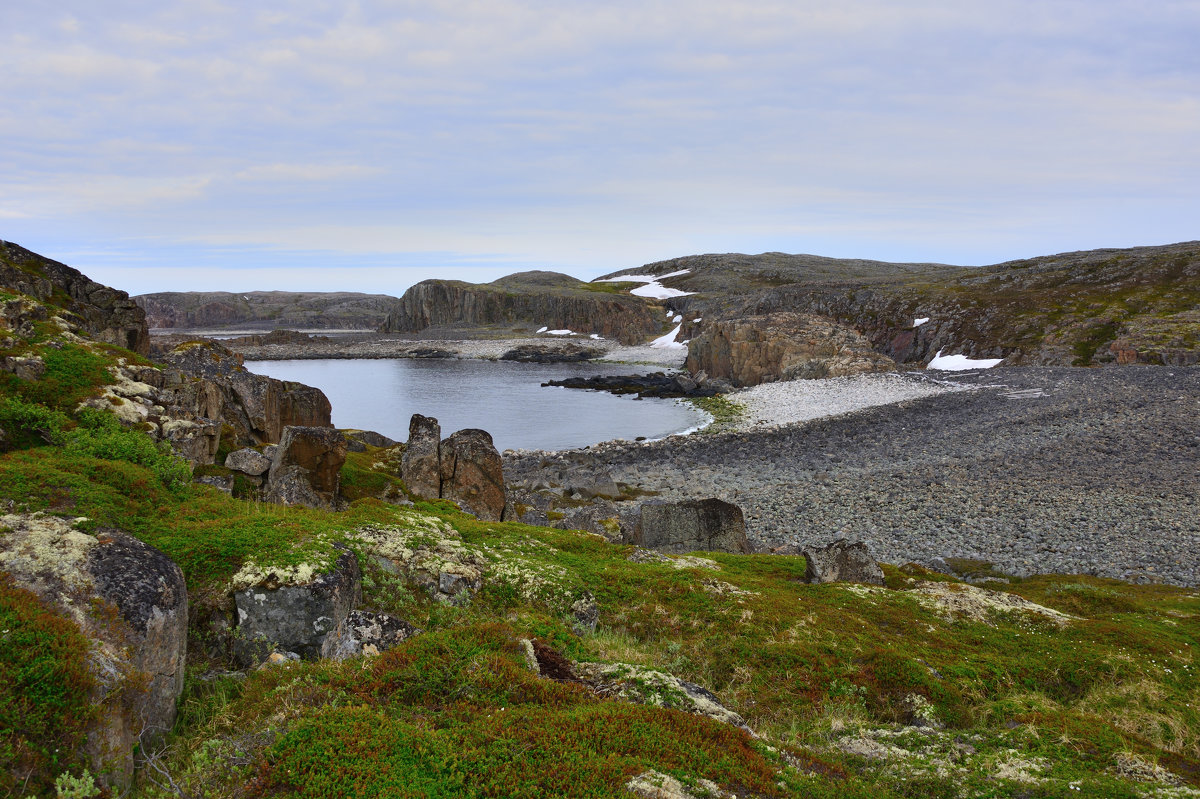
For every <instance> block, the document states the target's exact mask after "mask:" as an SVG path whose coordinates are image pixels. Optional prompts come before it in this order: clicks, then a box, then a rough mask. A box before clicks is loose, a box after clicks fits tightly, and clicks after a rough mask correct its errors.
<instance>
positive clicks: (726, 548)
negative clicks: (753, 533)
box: [633, 499, 751, 553]
mask: <svg viewBox="0 0 1200 799" xmlns="http://www.w3.org/2000/svg"><path fill="white" fill-rule="evenodd" d="M633 543H635V544H637V545H638V546H640V547H646V548H648V549H657V550H659V551H661V552H675V553H682V552H695V551H698V550H702V551H707V552H741V553H749V552H750V551H751V550H750V543H749V542H748V541H747V540H746V521H745V519H744V518H743V516H742V511H741V508H739V507H738V506H737V505H734V504H731V503H729V502H725V501H724V500H720V499H700V500H685V501H682V502H661V501H660V502H647V503H644V504H643V505H642V508H641V517H640V519H639V521H638V527H637V530H635V531H634V536H633Z"/></svg>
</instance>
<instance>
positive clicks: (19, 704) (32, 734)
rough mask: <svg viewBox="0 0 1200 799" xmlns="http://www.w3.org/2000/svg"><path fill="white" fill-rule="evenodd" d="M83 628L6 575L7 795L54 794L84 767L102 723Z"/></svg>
mask: <svg viewBox="0 0 1200 799" xmlns="http://www.w3.org/2000/svg"><path fill="white" fill-rule="evenodd" d="M88 651H89V644H88V640H87V638H86V637H85V636H84V635H83V633H82V632H80V630H79V628H78V627H76V626H75V624H74V623H73V622H71V621H69V620H68V619H66V618H64V617H62V616H60V615H58V614H57V613H55V612H54V611H52V610H50V609H49V608H47V607H45V606H43V605H42V604H41V603H40V602H39V601H38V598H37V597H36V596H35V595H34V594H32V593H30V592H29V591H26V590H24V589H22V588H18V587H16V586H14V585H13V583H12V579H11V578H10V577H9V576H8V575H7V574H4V573H2V572H0V791H3V792H4V793H5V794H6V795H17V796H23V795H26V794H28V793H41V792H44V791H48V790H49V789H50V788H51V787H52V786H53V782H54V778H55V776H57V775H58V774H59V773H61V772H62V771H65V770H66V769H68V768H74V767H77V766H78V765H79V750H80V747H81V746H82V744H83V739H84V732H85V730H86V729H87V726H88V724H89V722H90V721H91V720H92V719H93V718H94V716H95V713H96V709H95V707H94V706H93V705H92V702H91V690H92V687H93V680H92V677H91V675H90V674H89V673H88V669H87V655H88Z"/></svg>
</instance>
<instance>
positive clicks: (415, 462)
mask: <svg viewBox="0 0 1200 799" xmlns="http://www.w3.org/2000/svg"><path fill="white" fill-rule="evenodd" d="M441 441H442V427H441V425H439V424H438V420H437V419H434V418H432V417H429V416H422V415H421V414H419V413H414V414H413V415H412V418H411V419H409V421H408V446H407V447H405V449H404V456H403V457H402V458H401V460H400V477H401V478H402V479H403V480H404V485H405V486H407V487H408V490H409V491H411V492H412V493H414V494H416V495H417V496H419V497H425V498H426V499H437V498H438V497H440V496H441V495H442V469H441Z"/></svg>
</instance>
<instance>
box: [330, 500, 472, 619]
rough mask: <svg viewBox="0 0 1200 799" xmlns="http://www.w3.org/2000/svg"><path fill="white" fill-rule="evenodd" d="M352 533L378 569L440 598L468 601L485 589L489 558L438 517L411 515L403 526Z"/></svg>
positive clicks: (380, 527) (443, 600) (462, 603)
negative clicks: (485, 574)
mask: <svg viewBox="0 0 1200 799" xmlns="http://www.w3.org/2000/svg"><path fill="white" fill-rule="evenodd" d="M354 537H355V539H356V540H357V542H358V544H359V545H360V546H361V547H362V548H363V551H364V552H365V553H366V554H367V556H368V557H369V558H370V559H371V560H372V562H373V564H374V565H375V566H376V567H378V568H379V569H381V570H383V571H384V572H385V573H387V574H391V575H396V576H398V577H401V578H402V579H403V580H404V581H405V582H407V583H409V584H411V585H415V586H417V587H418V588H421V589H422V590H424V591H425V592H426V593H428V594H429V596H430V597H432V598H433V599H435V600H436V601H438V602H444V603H446V604H450V605H465V604H467V603H469V602H470V601H471V598H472V597H473V596H474V595H475V594H476V593H478V592H479V590H480V589H481V588H482V587H483V575H484V571H485V569H486V568H487V565H488V561H487V559H486V558H485V557H484V556H483V555H481V554H480V553H479V552H477V551H476V550H475V549H473V548H472V547H470V546H468V545H467V544H465V543H464V542H463V540H462V536H461V535H459V533H458V531H457V530H455V529H454V528H452V527H451V526H450V525H448V524H446V523H445V522H444V521H442V520H440V519H436V518H433V517H428V516H418V515H416V514H413V515H411V516H410V517H409V518H408V519H407V520H406V523H405V524H404V525H402V526H401V525H388V526H367V527H362V528H359V529H358V530H356V531H355V533H354Z"/></svg>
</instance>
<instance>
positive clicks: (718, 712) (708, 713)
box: [575, 663, 750, 732]
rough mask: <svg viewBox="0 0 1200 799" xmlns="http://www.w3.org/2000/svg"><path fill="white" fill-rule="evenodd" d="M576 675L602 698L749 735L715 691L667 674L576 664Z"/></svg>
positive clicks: (624, 665)
mask: <svg viewBox="0 0 1200 799" xmlns="http://www.w3.org/2000/svg"><path fill="white" fill-rule="evenodd" d="M575 672H576V673H577V674H578V675H579V676H580V677H581V678H583V679H584V680H585V681H587V682H588V683H589V684H590V685H591V686H592V689H593V690H594V691H596V693H598V694H600V695H601V696H611V697H615V698H617V699H623V700H625V701H627V702H634V703H636V704H639V705H656V706H658V707H670V708H675V709H676V710H682V711H684V712H686V713H694V714H695V715H697V716H705V717H707V718H710V719H715V720H717V721H720V722H723V723H725V724H731V725H733V726H734V727H739V728H741V729H743V730H746V731H747V732H749V731H750V728H749V727H747V726H746V722H745V721H744V720H743V719H742V717H741V716H739V715H738V714H737V713H734V712H733V711H732V710H730V709H729V708H727V707H725V706H724V705H722V704H721V701H720V700H719V699H717V696H716V694H714V693H713V692H712V691H709V690H708V689H706V688H703V687H701V686H699V685H696V684H695V683H691V682H688V681H687V680H681V679H679V678H678V677H675V676H674V675H671V674H667V673H666V672H662V671H656V670H654V669H647V668H643V667H642V666H632V665H630V664H628V663H576V664H575Z"/></svg>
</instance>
